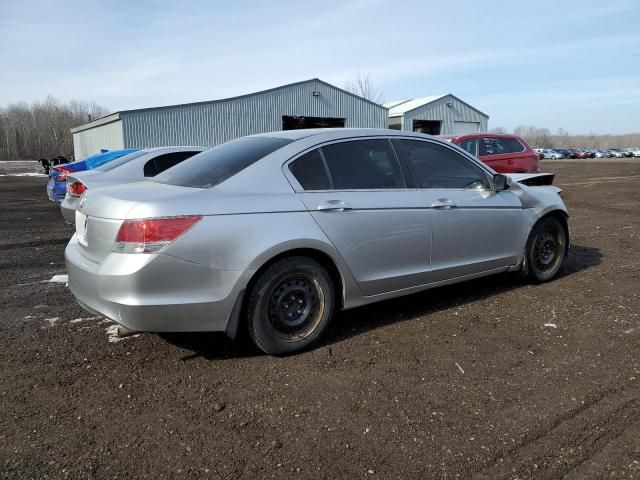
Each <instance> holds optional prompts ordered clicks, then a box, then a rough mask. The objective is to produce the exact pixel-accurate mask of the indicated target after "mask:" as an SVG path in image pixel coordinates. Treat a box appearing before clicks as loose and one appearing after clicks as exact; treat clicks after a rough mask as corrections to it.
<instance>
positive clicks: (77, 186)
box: [67, 182, 87, 197]
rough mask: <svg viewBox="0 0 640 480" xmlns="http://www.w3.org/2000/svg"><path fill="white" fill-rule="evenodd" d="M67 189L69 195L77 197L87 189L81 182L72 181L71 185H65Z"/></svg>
mask: <svg viewBox="0 0 640 480" xmlns="http://www.w3.org/2000/svg"><path fill="white" fill-rule="evenodd" d="M67 190H68V191H69V195H71V196H73V197H79V196H80V195H82V194H83V193H84V192H86V191H87V186H86V185H85V184H84V183H82V182H73V183H72V184H71V185H68V186H67Z"/></svg>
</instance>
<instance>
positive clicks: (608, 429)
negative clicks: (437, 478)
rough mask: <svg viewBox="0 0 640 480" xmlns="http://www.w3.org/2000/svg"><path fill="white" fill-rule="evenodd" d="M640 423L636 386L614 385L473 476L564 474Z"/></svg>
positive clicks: (639, 397) (486, 479) (486, 478)
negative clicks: (614, 386)
mask: <svg viewBox="0 0 640 480" xmlns="http://www.w3.org/2000/svg"><path fill="white" fill-rule="evenodd" d="M638 422H640V392H639V390H638V388H637V387H635V386H628V387H623V388H619V387H616V388H611V389H608V390H605V391H603V392H601V393H600V394H599V395H597V396H595V397H594V398H592V399H591V400H590V401H587V402H585V404H584V405H580V406H579V407H577V408H575V409H573V410H570V411H569V412H566V413H564V414H561V415H559V416H558V417H556V418H555V419H554V420H553V421H551V422H550V423H548V424H547V425H545V426H543V427H542V428H541V429H539V430H538V431H537V432H536V433H533V434H532V435H530V436H528V437H527V438H525V439H524V441H522V442H521V443H520V444H518V445H516V446H514V447H512V448H510V449H509V450H507V451H506V452H505V453H504V454H503V455H498V456H496V457H494V459H493V461H492V463H491V465H489V466H488V467H486V468H484V469H483V470H481V471H479V472H476V473H475V474H474V475H473V478H475V479H478V480H489V479H497V478H513V477H514V476H515V477H517V478H522V477H524V478H531V477H535V478H560V477H563V476H565V475H567V474H569V473H570V472H571V471H573V470H574V469H576V468H578V467H579V466H580V465H582V464H583V463H584V462H586V461H588V460H589V459H590V458H592V457H594V456H595V455H597V453H598V452H599V451H600V450H602V449H603V448H605V447H606V446H607V445H609V444H610V443H611V442H612V441H614V440H615V439H616V438H618V437H619V436H620V435H622V434H624V432H625V431H626V430H627V429H629V428H632V427H634V425H635V424H636V423H638Z"/></svg>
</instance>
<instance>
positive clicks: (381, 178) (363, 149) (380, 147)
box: [321, 140, 405, 190]
mask: <svg viewBox="0 0 640 480" xmlns="http://www.w3.org/2000/svg"><path fill="white" fill-rule="evenodd" d="M321 150H322V154H323V155H324V159H325V161H326V163H327V167H328V168H329V174H330V175H331V181H332V183H333V188H334V189H336V190H371V189H383V188H404V187H405V183H404V177H403V176H402V171H401V170H400V165H399V164H398V159H397V158H396V156H395V154H394V152H393V149H392V148H391V144H390V143H389V141H388V140H358V141H351V142H341V143H334V144H332V145H327V146H324V147H322V148H321Z"/></svg>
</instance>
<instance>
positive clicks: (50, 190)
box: [47, 178, 66, 203]
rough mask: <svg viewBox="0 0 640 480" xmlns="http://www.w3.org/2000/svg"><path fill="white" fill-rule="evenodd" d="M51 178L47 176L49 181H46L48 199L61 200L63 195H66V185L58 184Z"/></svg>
mask: <svg viewBox="0 0 640 480" xmlns="http://www.w3.org/2000/svg"><path fill="white" fill-rule="evenodd" d="M57 183H60V182H56V181H55V180H54V179H53V178H49V182H47V196H48V197H49V200H51V201H52V202H58V203H60V202H62V200H63V199H64V196H65V195H66V191H65V190H66V187H65V186H64V185H62V186H58V185H57Z"/></svg>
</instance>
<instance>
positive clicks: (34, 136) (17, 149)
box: [0, 96, 109, 160]
mask: <svg viewBox="0 0 640 480" xmlns="http://www.w3.org/2000/svg"><path fill="white" fill-rule="evenodd" d="M108 113H109V111H108V109H106V108H105V107H101V106H100V105H98V104H96V103H95V102H83V101H78V100H71V101H70V102H69V103H68V104H64V103H61V102H60V101H59V100H57V99H56V98H54V97H52V96H47V97H46V98H45V99H44V100H43V101H35V102H33V103H32V104H31V105H28V104H27V103H24V102H20V103H15V104H11V105H8V106H7V107H5V108H2V107H0V159H3V160H15V159H37V158H40V157H48V158H50V157H54V156H58V155H64V156H66V157H69V156H71V155H72V154H73V138H72V136H71V132H70V129H71V128H73V127H76V126H78V125H81V124H83V123H86V122H87V121H88V118H89V115H91V118H93V119H96V118H98V117H102V116H104V115H106V114H108Z"/></svg>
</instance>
